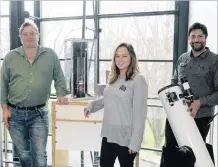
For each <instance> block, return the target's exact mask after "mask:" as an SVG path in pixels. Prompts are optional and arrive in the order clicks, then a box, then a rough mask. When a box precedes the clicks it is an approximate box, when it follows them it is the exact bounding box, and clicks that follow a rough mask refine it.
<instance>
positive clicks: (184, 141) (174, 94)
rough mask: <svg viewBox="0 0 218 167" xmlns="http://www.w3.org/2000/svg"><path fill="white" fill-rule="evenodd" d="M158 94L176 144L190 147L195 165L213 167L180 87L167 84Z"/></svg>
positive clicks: (196, 166) (197, 166)
mask: <svg viewBox="0 0 218 167" xmlns="http://www.w3.org/2000/svg"><path fill="white" fill-rule="evenodd" d="M158 95H159V98H160V100H161V103H162V105H163V107H164V110H165V112H166V115H167V119H168V120H169V123H170V126H171V128H172V131H173V133H174V135H175V138H176V140H177V143H178V145H179V146H180V147H181V146H184V145H186V146H189V147H191V148H192V150H193V152H194V154H195V157H196V163H195V167H215V165H214V164H213V161H212V159H211V157H210V155H209V152H208V150H207V148H206V145H205V142H204V141H203V138H202V137H201V134H200V132H199V130H198V127H197V125H196V123H195V121H194V119H193V118H192V117H191V116H190V112H188V111H187V110H188V105H187V104H186V101H185V98H184V97H183V96H182V95H183V93H182V91H181V88H180V87H179V86H177V85H169V86H166V87H164V88H162V89H160V90H159V92H158Z"/></svg>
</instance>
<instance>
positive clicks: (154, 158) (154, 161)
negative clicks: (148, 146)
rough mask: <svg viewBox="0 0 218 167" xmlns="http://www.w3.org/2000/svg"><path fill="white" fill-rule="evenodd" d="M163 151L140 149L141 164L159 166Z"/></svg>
mask: <svg viewBox="0 0 218 167" xmlns="http://www.w3.org/2000/svg"><path fill="white" fill-rule="evenodd" d="M160 154H161V153H159V152H156V151H147V150H140V153H139V158H140V160H139V166H147V167H159V166H160V159H161V156H160Z"/></svg>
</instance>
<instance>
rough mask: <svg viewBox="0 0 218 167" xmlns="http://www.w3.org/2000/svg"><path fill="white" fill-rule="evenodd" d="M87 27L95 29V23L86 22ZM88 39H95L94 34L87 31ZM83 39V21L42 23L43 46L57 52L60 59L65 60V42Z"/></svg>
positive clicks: (91, 21)
mask: <svg viewBox="0 0 218 167" xmlns="http://www.w3.org/2000/svg"><path fill="white" fill-rule="evenodd" d="M86 27H87V28H90V29H94V21H93V20H92V19H88V20H86ZM85 34H86V38H89V39H93V37H94V32H93V31H92V30H89V29H86V31H85ZM69 38H82V20H66V21H64V20H63V21H48V22H42V23H41V44H42V45H43V46H46V47H50V48H52V49H54V50H55V52H56V53H57V55H58V57H59V58H64V40H66V39H69Z"/></svg>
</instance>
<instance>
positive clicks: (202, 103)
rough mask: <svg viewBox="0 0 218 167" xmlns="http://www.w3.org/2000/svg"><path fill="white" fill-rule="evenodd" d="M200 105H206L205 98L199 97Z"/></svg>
mask: <svg viewBox="0 0 218 167" xmlns="http://www.w3.org/2000/svg"><path fill="white" fill-rule="evenodd" d="M200 103H201V106H204V105H207V99H206V97H200Z"/></svg>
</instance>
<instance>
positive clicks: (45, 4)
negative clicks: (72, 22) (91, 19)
mask: <svg viewBox="0 0 218 167" xmlns="http://www.w3.org/2000/svg"><path fill="white" fill-rule="evenodd" d="M41 9H42V10H41V17H42V18H45V17H67V16H80V15H82V11H83V3H82V1H41Z"/></svg>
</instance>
